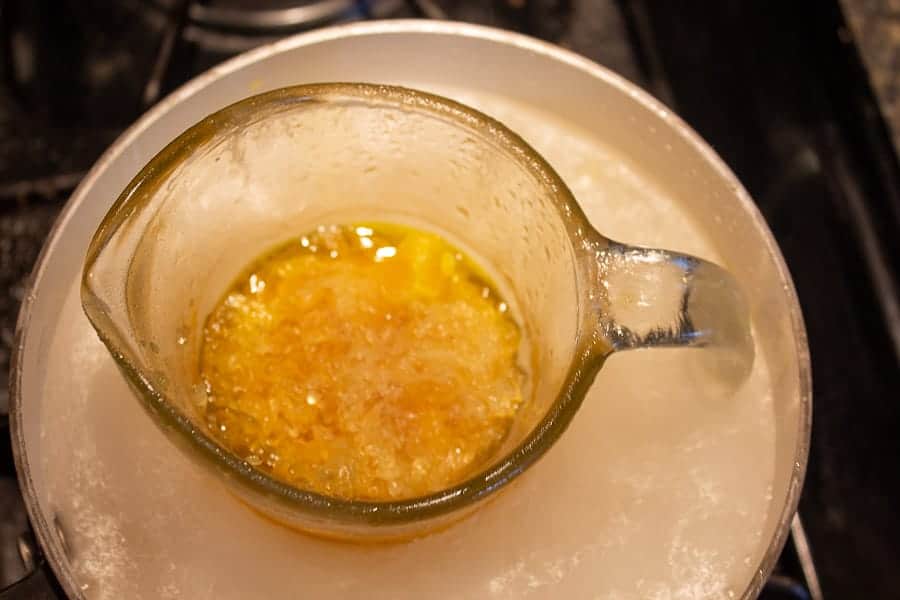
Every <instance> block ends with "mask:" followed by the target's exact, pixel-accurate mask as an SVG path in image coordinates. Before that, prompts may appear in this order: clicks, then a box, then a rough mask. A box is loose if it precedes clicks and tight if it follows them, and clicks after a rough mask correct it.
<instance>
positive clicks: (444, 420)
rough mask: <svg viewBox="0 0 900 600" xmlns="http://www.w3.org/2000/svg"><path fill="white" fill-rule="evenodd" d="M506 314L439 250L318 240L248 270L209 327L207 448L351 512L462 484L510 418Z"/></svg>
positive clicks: (400, 242) (452, 255)
mask: <svg viewBox="0 0 900 600" xmlns="http://www.w3.org/2000/svg"><path fill="white" fill-rule="evenodd" d="M520 341H521V334H520V329H519V326H518V325H517V324H516V322H515V320H514V319H513V318H512V316H511V314H510V311H509V309H508V306H507V304H506V302H504V300H503V298H501V297H500V296H499V295H498V293H497V291H496V290H495V288H494V287H493V286H492V285H491V283H490V282H489V281H488V280H487V278H486V277H485V276H484V275H483V274H482V272H481V270H480V269H479V268H478V267H477V266H476V265H475V264H474V263H473V262H472V261H471V260H470V259H469V258H468V257H466V256H465V255H464V254H463V253H461V252H460V251H459V250H458V249H456V248H455V247H454V246H452V245H450V244H449V243H448V242H447V241H445V240H444V239H443V238H441V237H439V236H437V235H434V234H431V233H425V232H423V231H419V230H416V229H411V228H408V227H401V226H397V225H387V224H381V225H365V226H353V227H351V226H329V227H319V228H318V229H317V230H316V231H315V232H313V233H310V234H307V235H305V236H302V237H301V238H299V239H297V240H293V241H291V242H289V243H287V244H285V245H283V246H281V247H278V248H277V249H275V250H274V251H272V252H271V253H269V254H267V255H265V256H264V257H262V258H260V259H259V260H258V261H257V262H255V263H254V264H253V265H251V267H250V268H249V269H248V270H247V271H246V272H245V273H244V274H243V275H242V276H241V277H240V278H239V279H238V281H236V282H235V284H234V285H233V287H232V288H231V289H230V290H229V291H228V292H227V294H226V295H225V297H224V298H223V299H222V300H221V302H220V303H219V304H218V306H217V307H216V308H215V309H214V310H213V312H212V313H211V314H210V315H209V317H208V318H207V321H206V324H205V326H204V331H203V346H202V350H201V360H200V370H201V377H202V380H203V382H204V385H205V386H206V393H207V397H206V404H205V411H206V412H205V418H206V422H207V425H208V427H209V429H210V431H211V432H212V434H213V435H214V436H215V437H216V438H218V439H219V440H220V441H221V442H222V443H223V444H224V445H225V446H227V447H228V448H230V449H231V450H232V451H233V452H235V453H236V454H237V455H238V456H240V457H242V458H244V459H245V460H247V462H249V463H250V464H251V465H253V466H254V467H256V468H258V469H261V470H263V471H266V472H268V473H270V474H271V475H273V476H274V477H276V478H277V479H280V480H282V481H285V482H287V483H290V484H292V485H295V486H297V487H300V488H303V489H307V490H312V491H317V492H320V493H324V494H327V495H331V496H337V497H341V498H345V499H357V500H397V499H402V498H410V497H415V496H419V495H422V494H427V493H430V492H434V491H437V490H440V489H443V488H446V487H447V486H449V485H452V484H454V483H458V482H460V481H462V480H463V479H465V478H466V477H467V476H469V475H472V474H474V471H475V470H476V469H478V468H479V467H483V466H484V464H483V463H484V461H485V460H486V459H488V458H490V456H491V454H492V453H493V452H494V451H495V450H496V449H497V447H498V446H499V444H500V443H501V442H502V440H503V438H504V437H505V435H506V434H507V432H508V431H509V428H510V426H511V424H512V419H513V417H514V415H515V413H516V411H517V409H518V408H519V406H520V405H521V403H522V395H523V382H524V375H523V371H522V370H521V369H520V368H519V366H518V361H517V358H518V354H519V344H520Z"/></svg>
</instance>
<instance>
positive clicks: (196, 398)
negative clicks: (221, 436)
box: [82, 84, 753, 540]
mask: <svg viewBox="0 0 900 600" xmlns="http://www.w3.org/2000/svg"><path fill="white" fill-rule="evenodd" d="M364 220H371V221H404V222H408V223H411V224H414V225H416V226H420V227H422V228H426V229H433V230H436V231H438V232H440V233H441V234H443V235H445V236H446V237H447V238H448V239H450V240H451V241H453V242H454V243H456V244H458V245H460V246H461V247H463V248H465V249H467V250H469V251H470V254H471V255H472V256H474V257H476V258H477V259H479V260H480V261H482V262H483V263H484V264H485V265H486V266H487V267H488V268H489V270H490V271H491V272H492V273H493V274H494V277H495V281H496V283H498V284H499V286H500V287H501V288H503V289H505V290H507V292H506V294H505V296H506V297H507V298H510V299H512V300H513V304H514V312H515V314H516V315H517V317H518V318H519V320H520V322H521V324H522V327H523V329H524V332H525V335H526V337H527V338H528V339H529V341H530V347H531V350H532V353H533V361H532V362H533V365H534V368H533V372H532V373H531V387H532V396H531V398H530V401H529V402H528V403H527V405H526V406H525V407H523V408H522V409H521V410H520V411H519V414H518V416H517V419H516V422H515V423H514V425H513V428H512V430H511V432H510V434H509V436H508V437H507V439H506V441H505V442H504V443H503V444H502V446H501V448H500V449H499V450H498V452H497V453H496V455H495V456H494V457H493V458H492V460H490V461H489V462H488V463H486V466H485V468H484V469H483V470H482V471H480V472H479V473H477V474H475V475H473V476H472V477H470V478H469V479H467V480H466V481H463V482H461V483H459V484H457V485H454V486H452V487H450V488H447V489H445V490H441V491H439V492H436V493H434V494H430V495H428V496H424V497H420V498H412V499H409V500H404V501H395V502H363V501H348V500H342V499H338V498H333V497H328V496H325V495H322V494H318V493H314V492H310V491H308V490H303V489H299V488H296V487H292V486H290V485H287V484H285V483H282V482H280V481H278V480H275V479H273V478H271V477H269V476H268V475H267V474H266V473H264V472H263V471H260V470H257V469H255V468H253V467H252V466H251V465H249V464H248V463H246V462H245V461H244V460H242V459H241V458H240V457H238V456H235V455H234V454H232V453H231V452H229V451H228V450H227V449H225V448H224V447H222V446H221V445H219V444H218V443H217V442H216V440H215V439H214V438H213V437H211V436H210V435H209V433H208V432H207V430H206V428H205V425H204V422H203V419H202V417H201V412H202V410H201V409H202V406H203V402H204V399H205V394H204V391H203V390H202V389H201V387H200V386H199V380H198V364H197V363H198V357H199V347H200V346H199V344H200V332H201V330H202V326H203V319H204V318H205V316H206V315H207V314H208V313H209V311H210V310H211V309H212V307H213V306H214V304H215V303H216V302H217V301H218V300H219V298H220V297H221V294H222V292H223V291H224V290H225V289H226V288H227V286H228V284H229V283H230V282H231V281H232V280H233V278H234V277H235V275H237V273H238V272H240V270H241V269H242V268H243V267H244V266H245V265H246V264H247V263H248V262H249V261H250V260H251V259H253V258H255V257H256V256H258V255H259V254H261V253H262V252H264V251H265V250H268V249H269V248H271V247H273V246H274V245H276V244H277V243H279V242H282V241H285V240H287V239H290V238H291V237H293V236H298V235H300V234H302V233H304V232H306V231H308V230H310V229H311V228H313V227H315V226H316V225H319V224H322V223H340V222H352V221H364ZM82 301H83V305H84V309H85V312H86V313H87V315H88V318H89V319H90V321H91V323H92V324H93V325H94V327H95V329H96V330H97V332H98V334H99V336H100V338H101V339H102V341H103V342H104V344H106V346H107V347H108V348H109V350H110V352H111V354H112V356H113V357H114V358H115V359H116V362H117V364H118V365H119V367H120V368H121V370H122V372H123V373H124V374H125V375H126V377H127V379H128V381H129V382H130V384H131V385H132V387H133V388H134V389H135V391H136V392H137V396H138V398H139V399H140V400H141V401H142V404H143V406H144V407H145V408H146V409H147V411H148V413H149V414H150V415H151V416H152V417H154V420H155V421H156V423H157V424H158V425H159V426H160V427H162V429H163V430H164V431H165V432H166V433H167V434H169V436H170V438H171V439H172V440H173V441H174V442H176V443H177V444H178V445H179V446H181V447H182V448H183V449H184V450H185V451H186V453H187V454H188V455H189V456H191V457H192V458H194V459H196V460H198V461H199V462H200V463H202V464H204V465H206V466H208V467H210V468H211V469H212V470H213V472H215V473H217V474H218V475H220V476H222V478H223V480H224V481H225V482H226V483H228V484H229V486H230V488H231V489H232V490H233V491H234V492H235V493H236V494H237V495H238V496H239V497H240V498H242V499H243V500H244V501H246V502H247V503H248V504H250V505H251V506H253V507H254V508H256V509H258V510H260V511H261V512H263V513H264V514H266V515H268V516H270V517H272V518H274V519H276V520H278V521H280V522H284V523H286V524H288V525H291V526H293V527H296V528H298V529H301V530H305V531H310V532H314V533H318V534H322V535H328V536H334V537H340V538H350V539H375V540H377V539H396V538H403V537H407V536H411V535H417V534H421V533H423V532H426V531H429V530H432V529H435V528H438V527H441V526H443V525H446V524H448V523H450V522H452V521H453V520H455V519H458V518H461V517H463V516H465V515H466V514H468V513H469V512H471V511H472V510H474V509H475V508H476V507H478V506H479V505H480V504H481V503H482V502H483V501H485V500H487V499H488V498H490V497H491V496H492V495H493V494H495V493H496V492H497V491H498V490H500V489H503V488H504V487H506V485H507V484H508V483H510V482H511V481H513V480H515V478H516V477H517V476H518V475H519V474H521V473H522V472H524V471H525V470H526V469H527V468H528V467H529V466H531V465H532V464H533V463H534V462H535V461H536V460H537V459H538V458H539V457H540V456H541V455H543V453H544V452H545V451H546V450H547V449H548V448H549V447H550V446H551V445H552V444H553V443H554V442H555V441H556V440H557V439H558V438H559V436H560V435H561V434H562V432H563V431H564V430H565V428H566V426H567V425H568V424H569V422H570V421H571V419H572V417H573V416H574V413H575V411H576V410H577V408H578V406H579V405H580V403H581V400H582V399H583V397H584V394H585V393H586V392H587V390H588V388H589V387H590V385H591V383H592V381H593V379H594V376H595V375H596V373H597V371H598V370H599V369H600V367H601V366H602V364H603V361H604V360H605V359H606V358H607V357H608V356H609V355H610V354H611V353H613V352H616V351H619V350H625V349H630V348H645V347H652V346H697V347H699V346H704V347H706V349H705V350H704V351H708V352H714V353H716V355H717V356H718V357H719V358H720V360H719V362H718V365H719V367H720V369H721V370H722V372H724V373H727V374H729V376H734V377H739V376H740V375H741V374H742V373H745V372H746V371H748V370H749V367H750V364H751V362H752V356H753V353H752V341H751V339H750V335H749V322H748V317H747V313H746V309H745V307H744V303H743V300H742V298H741V295H740V293H739V292H738V290H737V287H736V284H735V282H734V281H733V279H732V278H731V277H730V276H729V275H728V274H727V273H726V272H725V271H723V270H722V269H721V268H719V267H717V266H715V265H713V264H710V263H708V262H705V261H703V260H700V259H697V258H694V257H690V256H686V255H683V254H678V253H673V252H668V251H664V250H651V249H643V248H634V247H629V246H626V245H624V244H620V243H616V242H612V241H610V240H608V239H606V238H605V237H603V236H602V235H601V234H599V233H598V232H597V231H596V230H594V229H593V228H592V227H591V225H590V224H589V223H588V221H587V219H586V218H585V216H584V214H583V213H582V211H581V209H580V208H579V206H578V205H577V203H576V202H575V200H574V198H573V197H572V195H571V192H569V190H568V188H567V187H566V186H565V184H564V183H563V182H562V181H561V180H560V178H559V176H558V175H557V174H556V173H555V172H554V171H553V169H552V168H551V167H550V166H549V165H548V164H547V163H546V162H545V161H544V160H543V159H542V158H541V157H540V156H539V155H538V154H537V153H535V152H534V150H532V149H531V148H530V147H529V146H528V145H527V144H526V143H525V142H524V141H523V140H521V139H520V138H519V137H518V136H517V135H515V134H514V133H512V132H511V131H509V130H508V129H506V128H505V127H504V126H503V125H501V124H500V123H498V122H496V121H494V120H492V119H490V118H489V117H487V116H485V115H483V114H481V113H479V112H477V111H474V110H472V109H470V108H467V107H465V106H462V105H460V104H457V103H455V102H452V101H450V100H446V99H443V98H439V97H437V96H433V95H429V94H425V93H422V92H416V91H412V90H406V89H402V88H397V87H390V86H376V85H367V84H320V85H308V86H297V87H292V88H285V89H281V90H276V91H272V92H268V93H266V94H263V95H260V96H256V97H253V98H249V99H247V100H244V101H242V102H239V103H237V104H234V105H232V106H230V107H228V108H225V109H223V110H222V111H219V112H217V113H215V114H213V115H211V116H209V117H207V118H206V119H204V120H203V121H201V122H200V123H198V124H197V125H195V126H194V127H192V128H190V129H188V130H187V131H185V132H184V133H183V134H181V135H180V136H179V137H178V138H176V139H175V140H174V141H173V142H172V143H171V144H170V145H169V146H167V147H166V148H165V149H164V150H163V151H162V152H160V153H159V154H158V155H157V156H156V157H154V158H153V159H152V160H151V161H150V163H149V164H148V165H147V166H145V167H144V169H143V170H142V171H141V172H140V173H139V174H138V175H137V176H136V177H135V178H134V179H133V180H132V182H131V183H130V184H129V185H128V187H127V188H126V189H125V191H124V192H123V193H122V194H121V196H120V198H119V199H118V201H117V202H116V203H115V205H114V206H113V207H112V208H111V209H110V212H109V213H108V214H107V216H106V218H105V219H104V220H103V222H102V223H101V225H100V227H99V229H98V230H97V232H96V234H95V236H94V238H93V240H92V242H91V245H90V248H89V250H88V255H87V260H86V265H85V270H84V278H83V282H82Z"/></svg>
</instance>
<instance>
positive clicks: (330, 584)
mask: <svg viewBox="0 0 900 600" xmlns="http://www.w3.org/2000/svg"><path fill="white" fill-rule="evenodd" d="M444 92H445V93H447V94H448V95H450V96H455V97H456V98H459V99H460V100H462V101H464V102H467V103H470V104H472V105H475V106H477V107H480V108H482V109H483V110H485V111H487V112H488V113H489V114H493V115H495V116H497V117H499V118H500V119H501V120H504V121H505V122H506V123H507V124H508V125H510V126H511V127H512V128H513V129H515V130H517V131H518V132H520V133H521V134H522V135H523V136H524V137H525V138H526V139H527V140H528V141H529V142H531V143H532V144H533V145H534V146H535V147H536V148H537V149H538V150H539V151H540V152H542V153H543V154H544V155H545V156H546V157H547V158H548V159H549V160H550V162H551V163H552V164H553V165H554V166H555V167H556V168H557V169H558V170H559V172H560V173H561V175H562V176H563V178H564V179H565V180H566V181H567V182H568V183H569V185H570V186H571V187H572V189H573V191H574V192H575V194H576V196H577V197H578V199H579V201H580V202H581V203H582V205H583V206H584V208H585V211H586V212H587V214H588V216H589V217H590V219H591V220H592V222H593V223H594V224H595V225H596V226H597V227H598V229H600V231H602V232H603V233H605V234H607V235H609V236H611V237H613V238H615V239H619V240H622V241H626V242H631V243H637V244H646V245H654V246H662V247H668V248H671V249H675V250H681V251H685V252H690V253H694V254H698V255H700V256H702V257H704V258H709V259H712V260H715V259H716V258H717V257H716V255H715V253H714V252H713V250H712V248H711V247H710V246H709V244H708V243H707V241H706V240H705V239H704V236H703V234H702V232H701V231H700V229H699V228H698V227H697V226H696V225H695V224H694V223H692V222H691V221H690V219H689V218H688V217H687V216H686V215H685V214H684V212H683V211H682V210H680V209H679V207H678V205H677V204H676V203H675V202H674V201H673V200H672V199H671V198H670V197H669V196H668V195H667V194H666V191H665V190H663V189H660V188H658V187H656V186H655V185H654V183H653V180H652V175H651V174H647V173H643V172H641V171H640V170H639V169H638V168H636V167H635V166H634V165H631V164H629V163H628V162H627V161H624V160H623V159H622V158H621V157H620V156H618V155H617V154H616V153H615V152H614V151H613V150H611V149H609V148H606V147H604V146H602V145H600V144H598V143H597V142H596V141H595V140H593V139H591V138H589V137H588V136H586V135H585V134H583V133H582V132H580V131H576V130H572V129H569V128H567V126H566V125H565V124H562V123H555V122H553V121H552V120H550V119H549V118H548V117H547V115H537V114H535V113H533V112H529V110H527V109H526V108H524V107H521V106H516V105H513V104H511V103H509V102H506V101H504V100H501V99H492V98H486V97H482V96H479V97H472V96H469V95H466V94H462V93H458V92H453V91H450V92H447V91H446V90H445V91H444ZM64 314H65V315H69V316H71V318H70V319H69V318H66V319H64V320H62V321H61V323H63V324H62V325H60V326H59V328H58V330H57V331H56V334H55V339H54V340H53V344H54V345H60V346H61V347H65V348H68V349H70V352H68V353H63V352H56V353H54V354H53V355H52V357H51V361H50V363H49V365H48V369H49V371H48V372H49V373H52V374H54V375H53V376H52V377H48V378H47V384H46V388H45V395H44V397H43V399H42V401H43V403H44V404H43V407H42V411H43V415H44V420H43V428H44V429H43V435H44V436H45V438H46V439H48V440H50V439H53V440H54V443H53V444H47V449H46V451H45V452H43V453H42V454H41V455H40V463H39V464H37V465H35V466H37V467H38V468H41V469H43V470H44V473H45V476H46V480H47V481H48V482H49V484H48V489H47V494H48V497H49V501H48V502H49V506H50V507H51V509H52V510H54V511H55V512H56V515H57V520H58V525H59V527H60V529H61V530H62V531H63V533H64V534H65V537H66V541H67V545H68V548H69V552H70V554H71V563H72V568H73V571H74V573H75V574H76V576H77V578H78V580H79V583H80V585H81V586H82V589H83V592H84V595H85V596H86V597H88V598H188V599H192V600H204V599H217V600H224V599H230V598H268V597H279V598H284V597H289V598H290V597H307V598H361V597H365V598H401V599H406V598H409V599H421V598H431V597H435V598H523V597H526V598H552V599H557V598H567V599H577V598H597V599H604V600H613V599H617V600H621V599H632V598H633V599H638V598H659V599H662V598H666V599H677V598H684V599H694V598H731V597H738V596H740V594H741V593H742V592H743V590H744V588H745V586H746V584H747V582H748V581H749V580H750V578H751V576H752V575H753V571H754V568H755V566H756V565H757V564H758V561H759V558H760V556H761V554H762V552H763V545H764V542H765V540H763V539H762V528H763V523H764V521H765V519H766V517H767V514H768V511H769V510H770V506H769V505H770V500H771V493H770V483H771V480H772V477H773V471H774V447H775V441H774V435H775V434H774V417H773V407H772V398H771V391H770V381H769V376H768V370H767V366H766V362H765V357H764V356H759V357H758V359H757V362H756V365H755V367H754V370H753V373H752V374H751V376H750V379H749V381H747V382H746V383H745V384H744V385H743V386H742V387H741V388H740V389H739V390H737V391H736V392H729V393H723V392H721V391H715V390H716V388H715V386H708V385H705V382H703V381H701V380H700V379H698V376H697V373H699V372H701V370H700V369H698V368H697V364H696V363H697V361H699V360H702V355H703V354H702V351H693V350H649V351H635V352H631V353H625V354H621V355H618V356H614V357H612V358H611V359H610V360H609V362H608V363H607V364H606V366H604V368H603V370H602V371H601V372H600V374H599V376H598V377H597V380H596V383H595V384H594V386H593V388H592V389H591V391H590V393H589V394H588V396H587V398H586V399H585V402H584V405H583V407H582V408H581V410H580V412H579V413H578V415H577V416H576V417H575V420H574V422H573V424H572V425H571V427H570V428H569V430H568V431H567V432H566V433H565V434H564V435H563V437H562V439H561V440H560V442H559V443H558V444H557V445H556V446H554V447H553V448H552V449H551V450H550V452H549V453H548V454H547V455H546V456H545V457H544V458H543V459H542V460H541V461H540V462H539V463H538V464H537V465H536V466H535V467H534V468H533V469H532V470H531V471H530V472H529V473H527V474H526V475H525V476H523V478H522V479H521V480H520V481H519V482H518V483H517V484H516V485H514V486H512V487H511V488H510V489H509V490H507V491H506V492H505V493H503V494H501V495H500V496H499V497H498V498H497V499H496V500H495V501H494V502H492V503H490V504H489V505H488V506H486V507H485V508H483V509H482V510H480V511H479V512H477V513H476V514H475V515H474V516H472V517H471V518H469V519H467V520H466V521H464V522H462V523H459V524H457V525H455V526H454V527H452V528H450V529H448V530H447V531H445V532H442V533H440V534H436V535H433V536H430V537H427V538H424V539H421V540H417V541H414V542H411V543H405V544H398V545H390V546H350V545H342V544H340V543H332V542H324V541H320V540H315V539H311V538H309V537H306V536H303V535H300V534H297V533H295V532H292V531H289V530H287V529H285V528H283V527H280V526H278V525H275V524H272V523H270V522H268V521H267V520H265V519H262V518H259V517H258V516H257V515H255V514H253V513H252V512H251V511H249V510H247V509H246V508H245V507H244V506H243V505H241V504H240V503H239V502H237V501H236V500H235V499H234V498H233V497H232V496H231V495H230V494H228V493H227V492H225V491H224V490H223V488H222V485H221V484H220V483H219V482H218V481H217V480H215V479H214V478H213V477H211V476H209V475H207V474H205V473H203V472H202V471H201V470H200V469H199V467H196V466H194V465H193V464H192V463H191V462H189V461H188V460H187V459H186V458H185V457H183V456H182V455H181V454H180V453H179V452H178V450H176V449H175V448H174V447H173V446H172V445H171V444H170V443H169V442H167V441H166V440H165V439H164V438H163V436H162V434H161V433H160V432H159V431H157V430H156V428H155V426H154V425H153V424H152V423H151V421H150V419H149V418H147V417H146V416H145V415H144V414H143V413H142V412H141V409H140V407H139V405H138V403H137V402H135V401H134V399H133V398H132V397H131V394H130V393H129V391H128V389H127V387H126V385H125V384H124V383H123V381H122V379H121V376H120V375H119V374H118V373H117V371H116V370H115V367H114V365H113V363H112V360H111V359H110V358H109V357H108V356H107V355H106V352H105V350H104V349H103V347H102V346H101V345H100V343H99V342H98V341H97V339H96V336H95V334H94V332H93V331H92V330H91V328H90V326H89V325H88V323H87V321H86V319H85V318H84V317H83V316H82V315H81V310H80V307H79V300H78V289H77V286H76V285H73V287H72V289H71V291H70V294H69V297H68V299H67V301H66V304H65V307H64ZM73 364H77V365H78V368H72V365H73Z"/></svg>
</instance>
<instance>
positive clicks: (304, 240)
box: [300, 235, 309, 248]
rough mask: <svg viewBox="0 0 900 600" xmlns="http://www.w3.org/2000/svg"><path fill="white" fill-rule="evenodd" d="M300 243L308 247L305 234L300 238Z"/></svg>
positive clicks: (307, 239)
mask: <svg viewBox="0 0 900 600" xmlns="http://www.w3.org/2000/svg"><path fill="white" fill-rule="evenodd" d="M300 245H301V246H303V247H304V248H309V238H308V237H306V236H305V235H304V236H303V237H302V238H300Z"/></svg>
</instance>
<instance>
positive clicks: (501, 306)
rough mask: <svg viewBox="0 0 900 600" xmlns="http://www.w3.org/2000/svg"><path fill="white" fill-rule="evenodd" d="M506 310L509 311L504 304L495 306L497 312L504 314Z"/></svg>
mask: <svg viewBox="0 0 900 600" xmlns="http://www.w3.org/2000/svg"><path fill="white" fill-rule="evenodd" d="M508 309H509V307H508V306H507V305H506V302H501V303H500V304H499V305H498V306H497V310H499V311H500V312H502V313H505V312H506V311H507V310H508Z"/></svg>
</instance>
